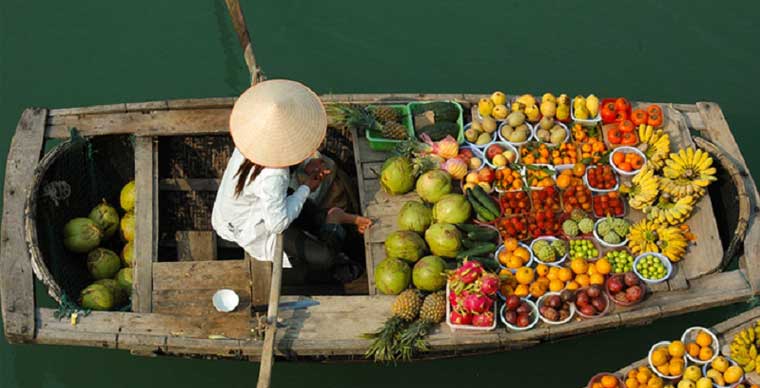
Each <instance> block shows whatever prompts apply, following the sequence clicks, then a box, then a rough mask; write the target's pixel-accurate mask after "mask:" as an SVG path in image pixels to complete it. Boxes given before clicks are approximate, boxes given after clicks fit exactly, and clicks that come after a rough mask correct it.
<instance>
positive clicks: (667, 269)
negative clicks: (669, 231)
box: [633, 252, 673, 284]
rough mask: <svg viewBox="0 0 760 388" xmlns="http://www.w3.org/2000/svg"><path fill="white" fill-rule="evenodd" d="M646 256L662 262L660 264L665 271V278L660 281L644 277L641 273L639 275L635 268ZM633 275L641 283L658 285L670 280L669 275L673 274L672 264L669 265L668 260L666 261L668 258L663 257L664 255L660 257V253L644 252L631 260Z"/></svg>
mask: <svg viewBox="0 0 760 388" xmlns="http://www.w3.org/2000/svg"><path fill="white" fill-rule="evenodd" d="M646 256H654V257H656V258H658V259H660V262H662V264H663V265H664V266H665V270H666V271H667V272H665V276H664V277H663V278H662V279H649V278H646V277H644V275H642V274H641V273H639V270H638V268H636V266H637V265H638V264H639V262H640V261H641V260H642V259H643V258H644V257H646ZM633 273H635V274H636V276H638V277H639V279H641V281H643V282H644V283H647V284H659V283H662V282H665V281H667V280H668V279H669V278H670V275H671V274H672V273H673V263H671V262H670V260H668V258H667V257H665V255H662V254H660V253H656V252H644V253H642V254H640V255H638V256H636V258H635V259H633Z"/></svg>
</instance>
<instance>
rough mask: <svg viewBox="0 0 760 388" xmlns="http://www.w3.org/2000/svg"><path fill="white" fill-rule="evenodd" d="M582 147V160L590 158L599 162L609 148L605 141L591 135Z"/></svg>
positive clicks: (593, 161) (594, 161)
mask: <svg viewBox="0 0 760 388" xmlns="http://www.w3.org/2000/svg"><path fill="white" fill-rule="evenodd" d="M580 149H581V160H583V159H590V160H591V163H597V162H599V161H600V160H601V159H602V155H603V154H604V152H605V151H606V150H607V147H605V145H604V142H602V141H601V140H599V139H597V138H595V137H589V138H588V140H587V141H586V142H585V143H582V144H581V146H580Z"/></svg>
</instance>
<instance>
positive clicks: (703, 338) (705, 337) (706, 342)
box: [696, 331, 712, 346]
mask: <svg viewBox="0 0 760 388" xmlns="http://www.w3.org/2000/svg"><path fill="white" fill-rule="evenodd" d="M696 342H697V345H699V346H710V345H712V337H711V336H710V335H709V334H707V333H705V332H704V331H700V332H699V334H697V340H696Z"/></svg>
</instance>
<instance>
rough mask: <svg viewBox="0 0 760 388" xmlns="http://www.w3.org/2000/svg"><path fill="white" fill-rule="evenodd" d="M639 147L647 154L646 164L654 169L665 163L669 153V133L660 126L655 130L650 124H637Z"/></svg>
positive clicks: (658, 168) (656, 169)
mask: <svg viewBox="0 0 760 388" xmlns="http://www.w3.org/2000/svg"><path fill="white" fill-rule="evenodd" d="M638 132H639V139H640V141H641V144H640V145H639V149H640V150H641V152H643V153H644V155H646V156H647V165H648V166H650V167H652V168H653V169H654V170H655V171H658V170H660V169H661V168H662V167H663V166H664V165H665V159H667V158H668V154H669V153H670V135H668V134H667V133H665V131H664V130H663V129H662V128H659V129H657V130H655V129H654V127H652V126H651V125H646V124H641V125H639V131H638Z"/></svg>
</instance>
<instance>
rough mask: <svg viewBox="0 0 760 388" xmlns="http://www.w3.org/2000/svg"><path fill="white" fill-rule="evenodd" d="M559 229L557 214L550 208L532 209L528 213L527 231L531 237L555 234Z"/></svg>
mask: <svg viewBox="0 0 760 388" xmlns="http://www.w3.org/2000/svg"><path fill="white" fill-rule="evenodd" d="M560 230H561V228H560V222H559V215H557V214H556V213H554V212H553V211H552V210H551V209H547V210H534V211H533V212H532V213H530V214H529V215H528V231H529V232H530V235H531V237H533V238H537V237H541V236H556V235H557V234H558V233H559V232H560Z"/></svg>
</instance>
